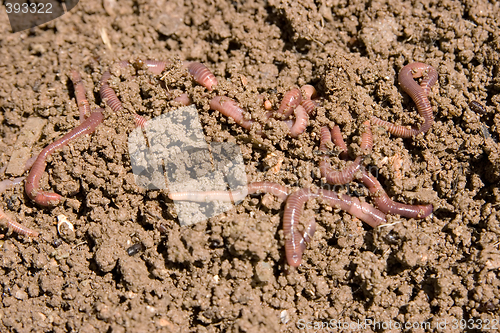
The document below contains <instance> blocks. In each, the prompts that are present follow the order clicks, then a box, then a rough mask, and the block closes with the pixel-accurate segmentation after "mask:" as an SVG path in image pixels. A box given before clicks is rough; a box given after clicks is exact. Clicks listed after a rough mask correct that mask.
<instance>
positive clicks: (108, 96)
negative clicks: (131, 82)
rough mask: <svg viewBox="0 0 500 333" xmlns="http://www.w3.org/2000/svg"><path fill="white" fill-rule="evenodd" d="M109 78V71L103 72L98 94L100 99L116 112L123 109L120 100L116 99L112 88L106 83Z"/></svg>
mask: <svg viewBox="0 0 500 333" xmlns="http://www.w3.org/2000/svg"><path fill="white" fill-rule="evenodd" d="M110 78H111V74H110V73H109V72H105V73H104V74H103V75H102V77H101V88H100V89H99V95H100V96H101V99H102V100H103V101H105V102H106V104H108V106H109V107H110V108H111V110H113V111H114V112H118V111H120V110H122V109H123V106H122V102H120V100H119V99H118V97H117V96H116V94H115V91H114V90H113V88H111V87H110V86H109V84H108V80H109V79H110Z"/></svg>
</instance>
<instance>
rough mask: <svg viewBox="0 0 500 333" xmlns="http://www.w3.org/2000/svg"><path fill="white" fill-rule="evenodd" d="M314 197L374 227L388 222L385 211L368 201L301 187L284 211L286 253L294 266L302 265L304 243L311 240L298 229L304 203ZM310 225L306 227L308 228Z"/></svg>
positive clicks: (293, 194) (287, 203)
mask: <svg viewBox="0 0 500 333" xmlns="http://www.w3.org/2000/svg"><path fill="white" fill-rule="evenodd" d="M312 198H323V199H324V200H325V201H326V202H327V203H328V204H329V205H331V206H334V207H339V208H340V209H342V210H345V211H346V212H348V213H350V214H352V215H353V216H355V217H357V218H359V219H360V220H361V221H363V222H365V223H366V224H368V225H370V226H372V227H373V228H375V227H377V226H379V225H380V224H383V223H385V222H386V219H385V214H384V213H383V212H381V211H380V210H378V209H376V208H375V207H373V206H371V205H370V204H368V203H366V202H363V203H361V202H360V201H359V199H358V198H351V197H350V196H348V195H339V194H338V193H336V192H333V191H328V190H323V189H319V190H317V192H315V191H313V190H311V189H300V190H298V191H297V192H294V193H292V194H290V195H289V196H288V199H287V201H286V205H285V212H284V213H283V234H284V236H285V254H286V259H287V262H288V264H289V265H290V266H292V267H298V266H300V263H301V262H302V254H303V251H304V249H305V245H303V243H304V242H307V241H310V239H309V238H308V239H305V237H304V235H306V234H305V233H304V235H303V234H302V233H301V232H300V231H299V230H298V223H299V219H300V216H301V215H302V213H303V211H304V204H305V203H306V201H307V200H309V199H312ZM310 227H311V226H308V227H306V230H307V229H308V228H310ZM314 228H315V226H314Z"/></svg>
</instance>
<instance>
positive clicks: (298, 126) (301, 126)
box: [290, 105, 309, 138]
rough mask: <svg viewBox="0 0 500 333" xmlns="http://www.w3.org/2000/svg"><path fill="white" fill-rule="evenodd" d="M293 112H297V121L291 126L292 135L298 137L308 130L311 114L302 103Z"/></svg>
mask: <svg viewBox="0 0 500 333" xmlns="http://www.w3.org/2000/svg"><path fill="white" fill-rule="evenodd" d="M293 112H294V113H295V121H294V123H293V125H292V126H291V127H290V136H292V137H294V138H296V137H298V136H299V135H300V134H302V133H304V131H305V130H306V127H307V123H308V122H309V115H308V114H307V111H306V109H304V107H303V106H302V105H298V106H297V107H296V108H295V110H294V111H293Z"/></svg>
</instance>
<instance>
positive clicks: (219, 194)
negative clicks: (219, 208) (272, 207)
mask: <svg viewBox="0 0 500 333" xmlns="http://www.w3.org/2000/svg"><path fill="white" fill-rule="evenodd" d="M254 193H271V194H273V195H275V196H277V197H278V198H280V199H281V200H285V199H286V198H287V197H288V193H289V191H288V189H287V188H286V187H285V186H283V185H280V184H277V183H271V182H254V183H250V184H248V185H247V187H246V188H245V189H242V190H236V191H200V192H197V191H186V192H175V193H170V194H169V195H168V197H169V198H170V199H172V200H175V201H194V202H210V201H227V202H235V201H240V200H243V199H244V198H245V197H246V196H247V195H248V194H254Z"/></svg>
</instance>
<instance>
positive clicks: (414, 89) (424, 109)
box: [371, 62, 438, 138]
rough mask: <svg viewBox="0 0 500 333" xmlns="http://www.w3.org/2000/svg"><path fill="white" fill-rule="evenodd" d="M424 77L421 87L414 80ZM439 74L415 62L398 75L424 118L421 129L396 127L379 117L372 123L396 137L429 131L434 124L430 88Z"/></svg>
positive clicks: (407, 136) (404, 88)
mask: <svg viewBox="0 0 500 333" xmlns="http://www.w3.org/2000/svg"><path fill="white" fill-rule="evenodd" d="M419 77H423V80H422V81H421V83H420V85H419V84H418V83H417V82H416V81H415V80H414V79H416V78H419ZM437 77H438V74H437V72H436V70H435V69H434V67H432V66H430V65H426V64H423V63H421V62H414V63H411V64H409V65H406V66H404V67H403V68H402V69H401V71H400V72H399V75H398V81H399V84H400V85H401V87H402V88H403V90H404V91H405V92H406V93H407V94H408V95H410V97H411V99H412V100H413V101H414V102H415V104H416V106H417V110H418V113H419V114H420V115H421V116H422V117H423V118H424V123H423V124H422V125H421V126H420V128H408V127H406V126H401V125H394V124H392V123H390V122H388V121H384V120H382V119H379V118H377V117H371V121H372V122H373V123H374V124H376V125H379V126H384V127H386V128H387V131H388V132H390V133H392V134H393V135H395V136H399V137H403V138H409V137H412V136H415V135H417V134H419V133H423V132H426V131H428V130H429V129H430V128H431V126H432V123H433V122H434V115H433V114H432V107H431V103H430V102H429V99H428V98H427V96H428V94H429V92H430V87H431V86H432V85H434V84H435V83H436V81H437Z"/></svg>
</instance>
